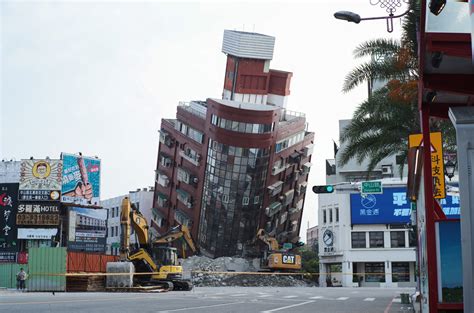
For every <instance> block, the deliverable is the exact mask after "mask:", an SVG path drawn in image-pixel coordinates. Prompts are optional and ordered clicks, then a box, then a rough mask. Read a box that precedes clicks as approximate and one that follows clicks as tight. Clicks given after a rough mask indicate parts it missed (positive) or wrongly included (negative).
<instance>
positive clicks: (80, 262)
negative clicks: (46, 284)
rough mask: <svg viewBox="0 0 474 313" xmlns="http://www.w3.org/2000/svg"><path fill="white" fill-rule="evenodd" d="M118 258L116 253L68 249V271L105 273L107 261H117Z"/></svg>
mask: <svg viewBox="0 0 474 313" xmlns="http://www.w3.org/2000/svg"><path fill="white" fill-rule="evenodd" d="M118 259H119V257H118V256H115V255H106V254H99V253H85V252H73V251H68V253H67V272H68V273H78V272H86V273H105V272H106V269H107V263H108V262H117V261H118Z"/></svg>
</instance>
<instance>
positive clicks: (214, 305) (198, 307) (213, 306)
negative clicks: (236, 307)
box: [158, 301, 245, 313]
mask: <svg viewBox="0 0 474 313" xmlns="http://www.w3.org/2000/svg"><path fill="white" fill-rule="evenodd" d="M241 303H245V302H242V301H241V302H231V303H221V304H213V305H202V306H194V307H189V308H182V309H173V310H165V311H158V313H168V312H178V311H187V310H194V309H205V308H215V307H218V306H226V305H233V304H241Z"/></svg>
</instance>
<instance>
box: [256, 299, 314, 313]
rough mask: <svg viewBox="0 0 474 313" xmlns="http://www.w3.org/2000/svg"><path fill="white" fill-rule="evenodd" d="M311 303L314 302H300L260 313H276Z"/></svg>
mask: <svg viewBox="0 0 474 313" xmlns="http://www.w3.org/2000/svg"><path fill="white" fill-rule="evenodd" d="M313 302H315V301H306V302H301V303H297V304H293V305H287V306H284V307H281V308H276V309H272V310H266V311H261V312H260V313H269V312H276V311H280V310H284V309H289V308H294V307H296V306H302V305H305V304H308V303H313Z"/></svg>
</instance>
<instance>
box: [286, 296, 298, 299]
mask: <svg viewBox="0 0 474 313" xmlns="http://www.w3.org/2000/svg"><path fill="white" fill-rule="evenodd" d="M283 298H286V299H290V298H298V296H284V297H283Z"/></svg>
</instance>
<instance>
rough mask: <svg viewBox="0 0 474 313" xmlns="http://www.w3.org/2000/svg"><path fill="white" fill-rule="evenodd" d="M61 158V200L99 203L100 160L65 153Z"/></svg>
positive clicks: (88, 203) (77, 202)
mask: <svg viewBox="0 0 474 313" xmlns="http://www.w3.org/2000/svg"><path fill="white" fill-rule="evenodd" d="M62 160H63V177H62V189H61V194H62V196H61V199H62V202H67V203H75V204H82V205H99V200H100V160H99V159H96V158H90V157H83V156H81V155H73V154H66V153H63V154H62Z"/></svg>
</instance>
